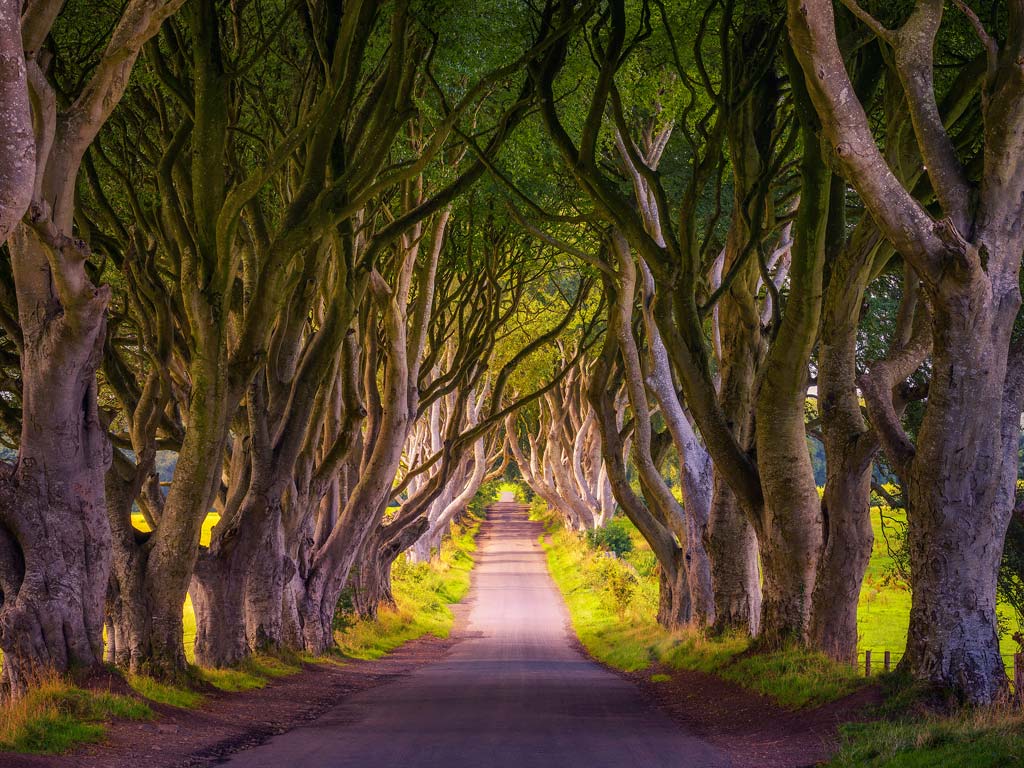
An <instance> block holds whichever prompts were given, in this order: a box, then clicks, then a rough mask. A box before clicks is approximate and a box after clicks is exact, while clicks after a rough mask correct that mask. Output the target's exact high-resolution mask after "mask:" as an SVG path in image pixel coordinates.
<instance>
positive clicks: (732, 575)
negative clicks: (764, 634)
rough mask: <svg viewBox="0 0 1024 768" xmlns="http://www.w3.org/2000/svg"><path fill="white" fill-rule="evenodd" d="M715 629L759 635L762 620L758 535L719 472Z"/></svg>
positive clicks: (713, 539) (712, 518)
mask: <svg viewBox="0 0 1024 768" xmlns="http://www.w3.org/2000/svg"><path fill="white" fill-rule="evenodd" d="M708 533H709V540H708V554H709V557H710V559H711V579H712V584H713V586H714V595H715V624H714V631H715V632H728V631H740V632H745V633H747V634H750V635H756V634H757V633H758V630H759V629H760V621H761V574H760V571H759V569H758V562H757V535H756V534H755V533H754V526H753V525H751V524H750V518H749V517H748V516H747V515H746V514H745V513H744V511H743V509H742V508H740V505H739V502H738V501H737V499H736V495H735V494H734V493H733V492H732V489H731V488H730V487H729V483H728V482H727V481H726V479H725V478H724V477H723V476H722V475H721V474H720V473H717V472H716V473H715V476H714V491H713V495H712V500H711V512H710V515H709V523H708Z"/></svg>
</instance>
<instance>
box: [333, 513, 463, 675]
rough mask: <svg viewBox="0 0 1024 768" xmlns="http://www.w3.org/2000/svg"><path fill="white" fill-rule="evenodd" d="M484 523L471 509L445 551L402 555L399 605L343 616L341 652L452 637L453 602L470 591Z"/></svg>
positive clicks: (396, 586) (375, 652) (373, 652)
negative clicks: (415, 559) (413, 558)
mask: <svg viewBox="0 0 1024 768" xmlns="http://www.w3.org/2000/svg"><path fill="white" fill-rule="evenodd" d="M480 523H481V518H479V517H475V516H473V515H467V517H466V518H464V519H463V521H462V522H461V523H459V524H458V525H453V526H452V533H451V536H450V538H446V539H445V540H444V542H443V543H442V545H441V551H440V552H439V553H438V555H437V556H436V557H434V558H432V559H431V561H430V562H429V563H410V562H408V561H407V560H406V559H405V558H404V557H399V558H398V560H396V561H395V564H394V566H393V567H392V570H391V583H392V588H393V591H394V596H395V606H394V607H393V608H388V607H385V608H381V610H380V611H379V612H378V614H377V617H376V618H375V619H372V620H361V619H355V618H353V617H352V616H351V615H343V616H340V617H339V619H340V621H339V624H340V627H341V628H339V629H338V630H337V631H336V632H335V633H334V636H335V639H336V640H337V643H338V648H339V650H340V651H341V654H342V655H343V656H346V657H348V658H352V659H378V658H380V657H381V656H383V655H384V654H386V653H388V652H389V651H392V650H394V649H395V648H397V647H398V646H400V645H402V644H404V643H407V642H409V641H410V640H415V639H416V638H418V637H422V636H424V635H427V634H431V635H435V636H436V637H442V638H443V637H448V635H449V633H450V632H451V629H452V625H453V623H454V621H455V616H454V614H453V613H452V610H451V608H450V607H449V606H450V605H452V604H453V603H457V602H459V601H460V600H462V598H464V597H465V596H466V593H467V592H468V591H469V572H470V570H472V568H473V553H474V552H475V551H476V534H477V531H478V530H479V529H480Z"/></svg>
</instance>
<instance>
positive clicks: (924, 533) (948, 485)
mask: <svg viewBox="0 0 1024 768" xmlns="http://www.w3.org/2000/svg"><path fill="white" fill-rule="evenodd" d="M986 282H987V281H986ZM1018 306H1019V295H1018V294H1016V292H1015V291H1011V292H1010V293H1009V294H1008V295H1007V296H1005V297H1004V298H1003V301H1002V302H1000V303H999V304H998V305H995V306H994V305H993V303H992V297H991V294H990V293H989V290H988V286H987V285H986V284H985V283H983V282H981V281H978V282H976V283H974V284H973V285H969V286H968V287H967V288H966V289H965V290H964V291H963V294H962V295H961V296H958V297H955V299H954V300H950V301H948V303H945V304H944V305H943V306H941V307H940V308H939V309H938V310H937V311H936V313H935V319H934V322H933V334H934V340H933V346H932V348H933V350H934V351H933V355H932V367H933V373H932V379H931V386H930V388H929V392H928V411H927V412H926V415H925V420H924V423H923V424H922V426H921V430H920V432H919V433H918V441H917V454H916V456H915V457H914V460H913V462H912V464H911V467H910V472H909V482H908V483H907V496H908V508H907V516H908V519H909V520H910V523H911V524H910V526H909V528H908V536H907V541H908V545H909V550H910V572H911V577H910V586H911V592H912V594H913V602H912V604H911V610H910V628H909V632H908V636H907V650H906V654H905V655H904V658H903V661H902V662H901V664H902V665H903V666H904V667H905V668H909V669H910V670H911V671H912V672H913V674H914V675H915V677H917V678H918V679H922V680H929V681H932V682H935V683H938V684H941V685H944V686H948V687H950V688H952V689H953V690H954V691H958V692H960V693H961V695H963V696H965V697H966V698H968V699H970V700H972V701H976V702H991V701H994V700H996V699H997V698H999V697H1000V696H1001V695H1002V694H1003V693H1004V692H1005V690H1006V675H1005V672H1004V668H1003V663H1002V659H1001V658H1000V655H999V632H998V626H997V619H996V582H997V578H998V573H999V567H1000V562H1001V559H1002V550H1003V540H1004V538H1005V535H1006V530H1007V527H1008V526H1009V522H1010V516H1011V513H1012V503H1013V494H1012V493H1007V492H1006V487H1007V486H1008V485H1010V483H1015V480H1016V471H1015V470H1016V462H1017V440H1018V437H1019V434H1020V426H1019V425H1020V405H1019V394H1018V396H1017V397H1016V398H1014V399H1013V400H1012V401H1011V402H1006V403H1004V382H1005V381H1006V374H1007V352H1006V351H1007V350H1008V349H1009V343H1010V338H1009V336H1010V329H1011V328H1012V318H1013V317H1014V316H1015V315H1016V312H1017V307H1018ZM979 339H982V340H983V341H982V342H981V343H979ZM993 414H1002V419H1001V420H1002V422H1003V424H1002V429H993V424H992V421H993ZM1007 462H1009V463H1010V464H1011V465H1012V468H1013V469H1012V470H1011V469H1009V467H1008V466H1007ZM1008 478H1009V480H1008Z"/></svg>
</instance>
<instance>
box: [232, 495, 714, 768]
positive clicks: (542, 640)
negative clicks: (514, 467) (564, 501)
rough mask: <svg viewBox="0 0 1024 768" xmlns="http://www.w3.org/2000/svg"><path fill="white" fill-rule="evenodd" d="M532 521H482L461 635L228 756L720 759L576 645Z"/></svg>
mask: <svg viewBox="0 0 1024 768" xmlns="http://www.w3.org/2000/svg"><path fill="white" fill-rule="evenodd" d="M539 533H540V530H539V528H538V527H537V526H536V525H535V524H531V523H529V522H527V520H526V516H525V514H524V513H522V512H518V511H515V512H513V511H494V512H492V513H491V515H490V516H489V520H488V522H487V523H485V528H484V533H483V535H482V538H481V548H480V551H479V553H478V559H477V566H476V568H475V569H474V571H473V587H472V591H471V592H470V595H469V598H468V599H469V600H470V606H471V608H470V611H469V616H468V620H467V623H466V624H464V625H463V626H461V627H459V631H460V634H462V635H463V636H464V637H465V639H463V640H462V641H461V642H459V643H458V644H457V645H455V647H454V648H453V649H452V651H451V653H450V654H448V656H446V657H445V658H443V659H442V660H440V661H437V662H434V663H431V664H428V665H426V666H423V667H421V668H419V669H418V670H416V671H415V672H413V673H411V674H409V675H407V676H405V677H402V678H399V679H398V680H396V681H394V682H390V683H387V684H384V685H381V686H379V687H376V688H373V689H370V690H368V691H364V692H362V693H359V694H356V695H354V696H351V697H350V698H348V699H347V700H346V701H345V702H344V703H343V704H342V705H340V706H338V707H336V708H335V709H332V710H329V711H328V712H326V713H325V714H324V715H323V716H321V717H320V718H319V719H317V720H315V721H313V722H312V723H310V724H309V725H306V726H303V727H300V728H297V729H295V730H292V731H289V732H288V733H285V734H282V735H280V736H277V737H275V738H273V739H272V740H271V741H269V742H267V743H266V744H264V745H263V746H261V747H257V748H255V749H252V750H249V751H246V752H240V753H238V754H236V755H235V756H233V757H232V759H231V760H229V761H228V763H227V764H228V765H231V766H238V767H239V768H241V767H243V766H244V768H321V767H323V768H328V767H329V768H347V767H348V766H352V767H353V768H355V767H356V766H358V767H359V768H399V767H401V768H506V767H508V768H534V767H537V768H539V767H540V766H545V767H546V766H551V768H573V767H575V766H580V767H581V768H584V767H585V768H619V767H620V766H621V767H622V768H626V767H627V766H628V768H663V767H664V768H667V767H668V766H672V767H673V768H719V766H723V767H724V766H728V765H729V764H730V763H729V760H728V758H727V757H726V756H725V755H723V754H722V753H721V752H719V751H718V750H716V749H715V748H714V747H712V746H711V745H709V744H707V743H706V742H703V741H701V740H700V739H698V738H696V737H694V736H690V735H688V734H686V733H685V732H684V731H682V730H681V729H680V727H679V726H678V725H677V724H675V723H674V722H672V721H671V720H669V718H668V717H667V716H666V715H664V714H662V713H661V712H660V711H658V710H656V709H653V708H652V706H651V705H650V704H649V703H648V702H647V701H645V700H644V699H643V698H642V697H641V695H640V693H639V691H638V689H637V688H636V687H635V686H634V685H632V684H631V683H630V682H629V681H628V680H626V679H624V678H622V677H619V676H618V675H615V674H614V673H612V672H609V671H608V670H606V669H604V668H603V667H601V666H600V665H598V664H596V663H594V662H592V661H590V660H589V659H587V658H585V657H583V656H582V655H581V654H580V653H579V652H578V651H576V650H575V649H574V648H573V644H572V642H571V640H570V637H569V634H568V631H571V630H567V624H566V619H567V613H566V609H565V605H564V603H563V602H562V598H561V595H560V594H559V593H558V591H557V589H556V588H555V585H554V582H552V580H551V577H550V576H549V575H548V571H547V567H546V565H545V561H544V554H543V552H542V550H541V549H540V546H539V544H538V542H537V537H538V535H539Z"/></svg>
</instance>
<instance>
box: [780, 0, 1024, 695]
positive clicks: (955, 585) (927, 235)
mask: <svg viewBox="0 0 1024 768" xmlns="http://www.w3.org/2000/svg"><path fill="white" fill-rule="evenodd" d="M943 5H944V4H943V3H938V2H919V3H916V4H915V5H914V8H913V10H912V11H911V12H910V14H909V15H908V16H906V18H905V19H903V20H902V23H900V24H899V25H898V26H897V27H895V28H889V27H886V26H883V25H882V24H881V23H880V22H879V21H877V20H876V19H875V18H874V17H873V16H871V15H869V14H868V12H867V11H865V10H864V9H863V8H861V7H860V6H859V5H857V4H856V3H854V2H852V1H851V2H849V3H847V6H848V7H849V8H850V10H851V12H852V13H854V14H855V15H856V16H857V17H858V18H859V19H860V20H861V21H863V22H864V23H865V24H866V25H867V26H868V27H869V28H870V29H871V30H872V32H874V34H876V35H877V36H878V37H879V38H880V40H881V41H882V43H883V44H884V45H885V47H886V48H887V49H888V50H890V51H891V54H892V56H893V61H894V67H895V70H896V73H897V75H898V77H899V81H900V84H901V85H902V90H903V96H904V99H905V102H906V106H907V109H908V111H909V114H910V118H911V123H912V126H913V130H914V137H915V139H916V142H917V145H918V148H919V151H920V157H921V159H922V161H923V165H924V168H925V170H926V173H927V176H928V179H929V181H930V183H931V187H932V189H933V190H934V194H935V199H936V201H937V204H938V210H939V213H938V216H937V217H936V216H933V215H932V214H931V213H929V211H928V210H926V209H925V208H924V207H923V206H922V205H921V203H920V202H918V200H916V199H915V197H914V195H913V194H912V191H911V190H908V188H907V187H906V186H905V185H904V184H903V183H901V181H900V179H898V178H897V176H896V175H895V174H894V173H893V171H892V169H891V168H890V166H889V165H888V163H887V162H886V159H885V157H884V156H883V154H882V152H881V151H880V150H879V148H878V145H877V144H876V142H875V139H874V136H873V135H872V133H871V129H870V127H869V125H868V121H867V118H866V116H865V112H864V109H863V106H862V104H861V103H860V101H859V100H857V99H856V98H854V97H852V93H853V90H852V85H851V83H850V78H849V74H848V73H847V70H846V67H845V64H844V62H843V59H842V56H841V54H840V51H839V46H838V43H837V39H836V26H835V15H834V11H833V8H832V4H831V3H829V2H811V1H810V0H804V1H803V2H801V1H800V0H791V2H790V3H789V17H788V19H789V30H790V36H791V38H792V40H793V47H794V50H795V51H796V54H797V56H798V57H799V59H800V63H801V65H802V66H803V69H804V72H805V75H806V81H807V88H808V90H809V91H810V94H811V97H812V99H813V100H814V104H815V107H816V109H817V111H818V113H819V114H820V116H821V121H822V125H823V130H824V133H825V136H826V137H827V139H828V141H829V144H830V145H831V147H832V150H833V152H834V154H835V158H836V161H837V163H838V164H839V166H840V167H841V168H842V171H843V173H844V174H845V175H846V176H847V178H848V179H849V181H850V183H851V184H852V185H853V187H854V188H855V189H856V190H857V193H858V194H859V195H860V197H861V199H862V200H863V201H864V204H865V206H866V207H867V209H868V210H869V211H870V213H871V216H872V217H873V219H874V221H875V222H876V223H877V225H878V227H879V229H880V230H881V231H882V233H883V234H884V235H885V237H886V238H887V239H888V240H889V241H890V242H891V243H892V245H893V247H894V248H895V249H896V250H897V251H898V252H899V253H900V255H901V256H902V257H903V258H904V259H905V260H906V261H907V262H908V263H909V264H910V265H911V266H912V267H913V269H914V271H915V272H916V274H917V275H918V277H919V278H920V280H921V282H922V285H923V287H924V290H925V294H926V296H927V301H928V303H929V308H930V314H931V334H932V355H931V366H932V376H931V380H930V385H929V392H928V402H927V405H926V410H925V415H924V420H923V422H922V425H921V429H920V431H919V432H918V436H917V440H916V441H913V440H911V439H910V438H909V437H908V436H907V434H906V432H905V431H904V430H903V428H902V426H901V424H900V422H899V420H898V418H897V417H896V414H895V410H894V406H893V402H892V398H891V395H890V393H889V392H887V391H885V389H884V388H879V390H877V391H868V392H866V393H865V394H866V395H867V396H868V402H869V408H870V412H871V418H872V422H873V423H874V425H875V428H876V429H877V430H878V432H879V437H880V440H881V443H882V446H883V448H884V450H885V451H886V454H887V457H888V458H889V460H890V462H891V463H892V464H893V465H894V467H896V469H897V471H898V472H899V473H900V474H901V476H903V477H905V478H906V479H907V499H908V511H909V520H910V525H909V531H908V533H909V537H910V556H911V588H912V595H913V606H912V609H911V619H910V632H909V637H908V643H907V652H906V655H905V656H904V660H903V661H902V662H901V663H902V664H903V666H904V668H906V669H908V670H910V671H911V672H912V673H913V674H914V675H915V676H917V677H919V678H921V679H924V680H928V681H932V682H935V683H939V684H942V685H944V686H947V687H949V688H951V689H952V690H954V691H956V692H957V693H958V694H960V695H961V696H962V697H964V698H965V699H967V700H969V701H973V702H978V703H987V702H991V701H993V700H995V699H996V698H997V697H998V696H999V695H1000V693H1001V691H1002V690H1003V689H1004V688H1005V686H1006V676H1005V674H1004V671H1003V665H1002V660H1001V659H1000V656H999V643H998V631H997V627H996V614H995V601H996V580H997V576H998V571H999V564H1000V560H1001V554H1002V542H1003V539H1004V537H1005V534H1006V529H1007V526H1008V524H1009V521H1010V516H1011V513H1012V510H1013V507H1014V500H1015V496H1016V478H1017V447H1018V438H1019V434H1020V413H1021V396H1022V375H1021V372H1022V370H1024V369H1022V367H1021V356H1020V351H1019V345H1018V344H1016V343H1015V342H1014V341H1013V338H1012V331H1013V327H1014V322H1015V320H1016V318H1017V314H1018V310H1019V308H1020V287H1019V274H1020V262H1021V253H1022V252H1024V251H1022V249H1024V242H1022V239H1021V238H1022V234H1021V226H1020V219H1021V214H1022V207H1021V204H1020V200H1021V193H1022V191H1024V190H1022V185H1024V174H1021V173H1019V172H1017V170H1016V168H1017V162H1016V158H1017V157H1018V156H1019V155H1020V146H1019V138H1018V137H1019V134H1020V121H1021V120H1022V115H1024V112H1022V110H1021V104H1024V100H1022V94H1024V92H1022V87H1024V83H1022V80H1021V77H1020V70H1019V65H1018V64H1017V60H1018V58H1019V57H1020V56H1021V55H1022V51H1021V45H1022V41H1024V26H1022V25H1024V7H1022V6H1020V5H1019V4H1018V3H1014V2H1011V3H1009V4H1008V5H1007V7H1006V16H1005V22H1006V37H1005V39H1002V40H998V39H997V38H996V37H995V36H994V35H993V34H990V33H989V32H988V31H987V28H986V26H985V25H984V24H983V23H982V21H981V19H980V18H979V17H978V16H977V15H976V13H975V12H974V11H973V10H972V9H971V8H970V7H969V6H966V5H964V4H961V6H960V10H961V12H962V13H964V14H965V15H966V16H967V17H968V19H969V21H970V23H971V24H972V25H973V27H974V29H975V32H976V34H977V35H978V37H979V39H980V41H981V43H982V46H983V48H984V50H985V55H986V74H985V81H984V85H983V95H982V99H983V102H982V103H983V121H984V133H983V137H982V139H981V142H982V144H981V153H980V155H981V156H980V167H979V168H978V170H977V172H976V173H977V175H976V176H972V174H971V173H970V172H968V170H967V169H966V168H965V166H964V163H963V161H962V159H961V157H960V156H959V154H958V152H957V148H956V147H955V145H954V144H953V141H952V140H951V136H950V133H949V131H947V129H946V127H945V125H944V124H943V121H942V117H941V115H940V113H939V109H938V105H937V99H936V94H935V85H934V82H935V80H934V77H935V75H934V48H935V41H936V36H937V35H938V33H939V29H940V26H941V24H942V23H943ZM902 373H903V371H899V370H898V369H897V372H896V374H895V375H894V377H893V378H894V379H897V380H898V379H899V378H901V376H900V374H902Z"/></svg>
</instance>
